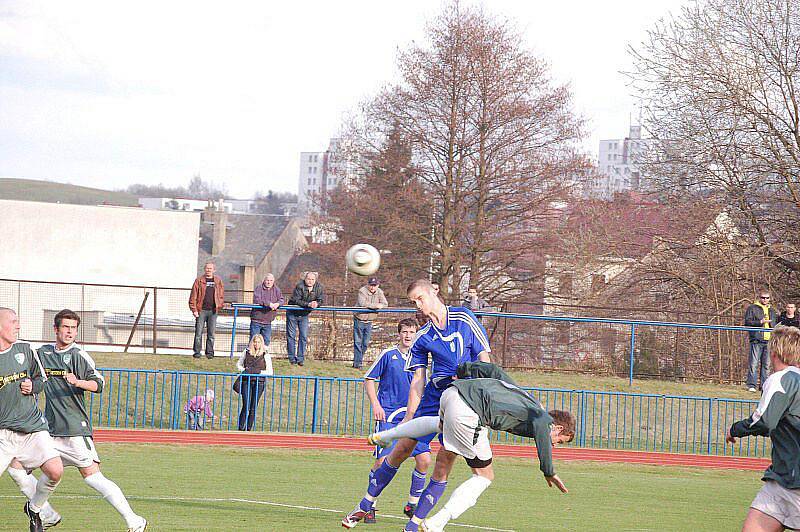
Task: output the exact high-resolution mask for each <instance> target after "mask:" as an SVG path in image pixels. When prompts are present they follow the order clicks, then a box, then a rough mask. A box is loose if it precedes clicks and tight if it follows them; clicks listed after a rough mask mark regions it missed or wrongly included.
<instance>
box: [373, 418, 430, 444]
mask: <svg viewBox="0 0 800 532" xmlns="http://www.w3.org/2000/svg"><path fill="white" fill-rule="evenodd" d="M434 432H439V416H422V417H418V418H415V419H412V420H410V421H406V422H405V423H400V424H399V425H397V426H396V427H394V428H391V429H388V430H383V431H381V432H377V433H375V434H376V436H378V438H380V439H381V440H382V441H385V442H392V441H394V440H399V439H400V438H419V437H421V436H427V435H428V434H432V433H434Z"/></svg>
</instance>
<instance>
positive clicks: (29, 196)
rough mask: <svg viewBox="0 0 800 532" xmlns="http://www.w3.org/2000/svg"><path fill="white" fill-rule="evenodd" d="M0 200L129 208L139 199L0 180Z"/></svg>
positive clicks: (32, 181) (123, 194)
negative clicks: (124, 206) (122, 206)
mask: <svg viewBox="0 0 800 532" xmlns="http://www.w3.org/2000/svg"><path fill="white" fill-rule="evenodd" d="M0 198H2V199H9V200H24V201H44V202H47V203H73V204H76V205H99V204H102V203H108V204H110V205H127V206H130V207H136V206H138V205H139V199H138V198H137V197H136V196H134V195H132V194H128V193H127V192H118V191H114V190H103V189H99V188H90V187H81V186H78V185H70V184H67V183H56V182H54V181H37V180H35V179H5V178H4V179H0Z"/></svg>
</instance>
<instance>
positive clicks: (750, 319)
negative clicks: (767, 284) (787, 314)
mask: <svg viewBox="0 0 800 532" xmlns="http://www.w3.org/2000/svg"><path fill="white" fill-rule="evenodd" d="M770 299H771V298H770V294H769V291H768V290H762V291H761V292H759V296H758V300H756V301H755V302H754V303H753V304H752V305H750V306H749V307H747V310H745V313H744V325H745V327H761V328H763V329H764V331H763V332H762V331H749V335H750V353H749V358H748V364H747V389H748V391H751V392H755V391H756V388H759V387H760V386H763V385H764V381H766V380H767V377H768V376H769V344H768V342H769V339H770V336H771V332H770V331H771V330H772V327H774V326H775V325H776V324H777V321H778V313H777V312H776V311H775V309H774V308H772V306H771V305H770ZM759 364H760V365H761V371H760V373H759ZM759 375H760V377H761V378H760V379H759Z"/></svg>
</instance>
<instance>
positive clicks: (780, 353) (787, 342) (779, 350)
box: [769, 325, 800, 366]
mask: <svg viewBox="0 0 800 532" xmlns="http://www.w3.org/2000/svg"><path fill="white" fill-rule="evenodd" d="M769 356H770V358H773V359H774V360H773V364H774V363H775V361H776V360H777V361H780V362H782V363H784V364H786V365H787V366H797V365H800V329H798V328H797V327H786V326H785V325H778V326H777V327H775V329H774V330H773V331H772V336H771V337H770V339H769Z"/></svg>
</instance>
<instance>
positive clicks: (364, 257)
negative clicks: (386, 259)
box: [344, 244, 381, 276]
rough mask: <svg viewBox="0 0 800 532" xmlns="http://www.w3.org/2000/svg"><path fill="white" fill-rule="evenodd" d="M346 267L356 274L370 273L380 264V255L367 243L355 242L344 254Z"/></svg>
mask: <svg viewBox="0 0 800 532" xmlns="http://www.w3.org/2000/svg"><path fill="white" fill-rule="evenodd" d="M344 260H345V262H346V263H347V269H348V270H350V271H351V272H353V273H354V274H356V275H363V276H367V275H372V274H373V273H375V272H377V271H378V267H379V266H380V265H381V255H380V253H378V250H377V249H375V248H374V247H372V246H370V245H369V244H356V245H355V246H353V247H351V248H350V249H348V250H347V254H346V255H345V256H344Z"/></svg>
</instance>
